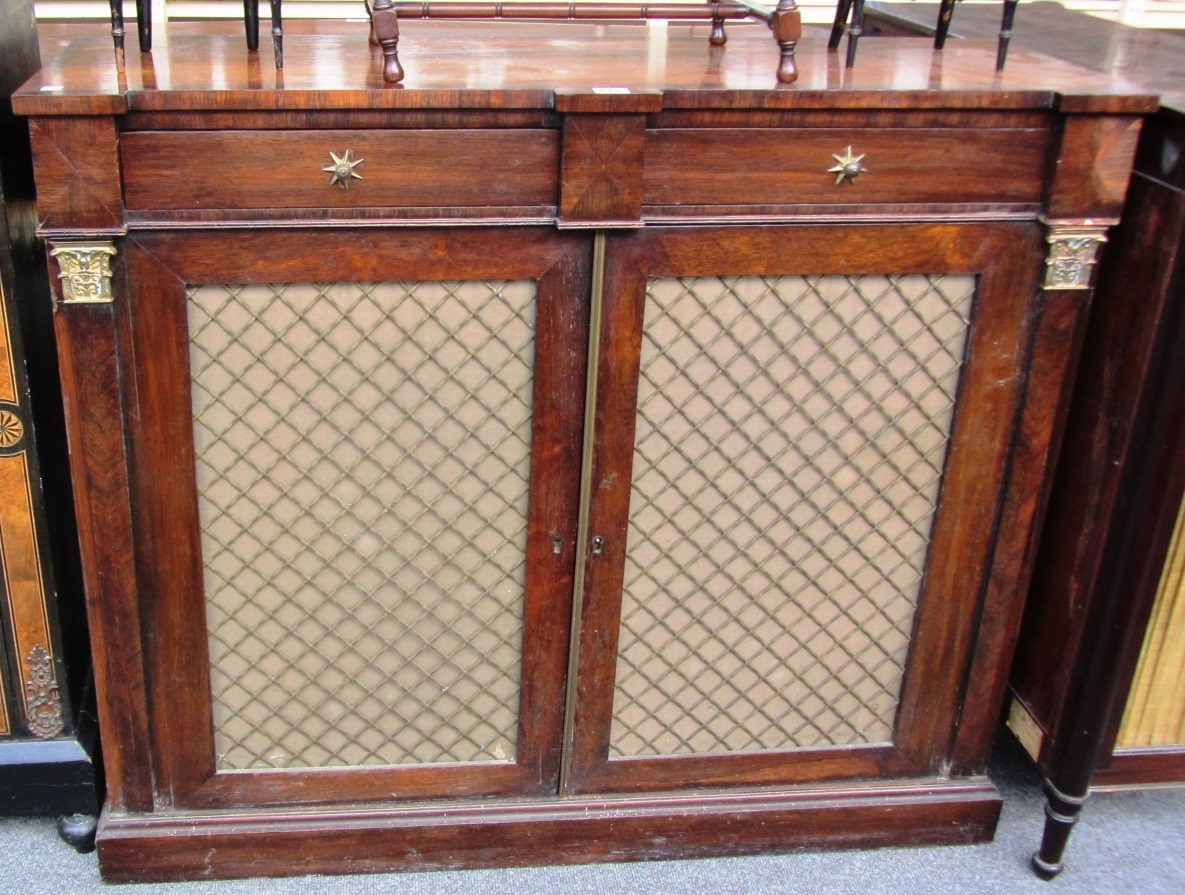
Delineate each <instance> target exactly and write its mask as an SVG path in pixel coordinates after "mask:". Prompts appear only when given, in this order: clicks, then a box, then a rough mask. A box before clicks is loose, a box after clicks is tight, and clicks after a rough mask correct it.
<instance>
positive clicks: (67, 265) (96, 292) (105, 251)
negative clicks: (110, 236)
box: [50, 240, 115, 305]
mask: <svg viewBox="0 0 1185 895" xmlns="http://www.w3.org/2000/svg"><path fill="white" fill-rule="evenodd" d="M50 245H51V246H52V247H53V248H52V250H51V251H50V255H52V256H53V257H54V258H56V259H57V262H58V267H59V268H61V273H60V274H58V277H59V278H60V279H61V281H62V304H64V305H80V304H110V303H111V302H112V301H114V300H115V296H114V293H113V292H112V291H111V258H112V256H114V255H115V244H114V243H112V242H109V241H106V240H103V241H92V242H51V243H50Z"/></svg>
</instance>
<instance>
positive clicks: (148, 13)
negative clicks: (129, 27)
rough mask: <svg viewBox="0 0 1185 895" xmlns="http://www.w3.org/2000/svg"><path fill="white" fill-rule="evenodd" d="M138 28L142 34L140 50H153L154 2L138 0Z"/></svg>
mask: <svg viewBox="0 0 1185 895" xmlns="http://www.w3.org/2000/svg"><path fill="white" fill-rule="evenodd" d="M136 30H137V32H138V33H139V36H140V52H141V53H148V52H151V51H152V2H151V0H136Z"/></svg>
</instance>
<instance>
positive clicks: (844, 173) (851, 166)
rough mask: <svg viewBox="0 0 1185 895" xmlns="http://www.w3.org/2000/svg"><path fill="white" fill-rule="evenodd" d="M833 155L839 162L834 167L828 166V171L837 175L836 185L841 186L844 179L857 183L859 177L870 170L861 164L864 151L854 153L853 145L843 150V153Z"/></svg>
mask: <svg viewBox="0 0 1185 895" xmlns="http://www.w3.org/2000/svg"><path fill="white" fill-rule="evenodd" d="M831 157H832V158H833V159H835V161H836V162H837V164H836V166H835V167H834V168H828V169H827V173H828V174H834V175H835V185H836V186H839V185H840V184H841V183H843V182H844V181H847V182H848V183H855V182H856V178H857V177H859V176H860V175H861V174H866V173H867V172H868V169H867V168H865V167H864V166H863V165H862V164H860V162H861V161H862V160H863V159H864V153H860V155H852V147H851V146H849V147H848V148H847V149H845V150H844V151H843V155H834V154H833V155H832V156H831Z"/></svg>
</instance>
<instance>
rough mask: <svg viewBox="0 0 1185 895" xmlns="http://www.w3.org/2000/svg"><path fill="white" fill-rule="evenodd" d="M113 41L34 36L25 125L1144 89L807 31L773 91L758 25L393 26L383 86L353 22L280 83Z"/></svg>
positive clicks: (962, 99) (1106, 105)
mask: <svg viewBox="0 0 1185 895" xmlns="http://www.w3.org/2000/svg"><path fill="white" fill-rule="evenodd" d="M128 30H129V32H130V33H129V35H128V38H127V45H128V52H127V66H126V74H123V75H121V74H120V73H119V72H118V71H117V69H116V65H115V54H114V51H113V48H112V42H111V35H110V32H109V31H108V29H107V28H106V27H104V26H96V25H68V26H64V25H58V26H44V25H43V26H42V27H41V55H42V70H41V71H40V72H39V73H37V74H36V75H34V76H33V78H32V79H31V80H30V81H29V82H28V83H26V84H25V85H24V86H23V87H22V88H21V89H20V90H19V91H18V92H17V94H16V95H15V97H14V100H13V108H14V110H15V111H16V112H18V113H20V114H25V115H118V114H123V113H125V112H129V111H172V110H268V109H277V110H280V109H283V110H299V109H309V110H329V109H401V108H402V109H410V108H421V109H425V108H441V109H443V108H453V109H457V108H474V109H480V108H488V109H495V108H500V109H508V108H520V109H530V108H543V109H549V108H562V107H563V104H564V99H563V97H565V96H586V97H595V100H594V102H595V103H596V105H595V106H589V105H588V104H587V102H586V103H585V104H584V105H583V106H582V107H583V108H585V109H590V110H595V111H618V110H620V111H658V110H659V109H662V108H668V109H674V108H682V109H691V108H695V109H704V108H715V109H811V108H825V109H844V108H847V109H890V108H892V109H944V108H957V109H1046V108H1048V109H1061V110H1064V111H1074V112H1100V113H1142V112H1148V111H1152V110H1154V109H1155V108H1156V101H1155V98H1154V97H1153V96H1151V95H1149V92H1148V91H1147V90H1146V89H1143V88H1140V87H1137V86H1134V85H1132V84H1130V83H1128V82H1125V81H1123V80H1117V79H1115V78H1111V77H1107V76H1104V75H1100V74H1097V73H1093V72H1089V71H1085V70H1083V69H1080V68H1077V67H1075V66H1073V65H1071V64H1069V63H1067V62H1064V61H1061V60H1058V59H1054V58H1051V57H1047V56H1042V55H1040V54H1037V53H1032V52H1027V51H1020V52H1017V51H1015V50H1014V51H1013V52H1012V54H1011V55H1010V56H1009V59H1008V65H1007V67H1006V69H1005V71H1004V72H1003V73H1002V74H997V73H996V72H995V71H994V59H995V44H994V42H992V41H960V42H959V46H957V47H954V46H951V45H949V44H948V46H947V49H946V50H944V51H942V52H935V51H934V50H933V49H932V46H931V42H930V40H929V39H927V38H918V39H912V38H901V39H892V40H886V39H866V40H863V41H861V43H860V49H859V56H858V58H857V60H856V65H855V67H854V68H853V69H851V70H845V69H844V67H843V62H842V55H841V54H839V53H835V52H830V53H829V52H828V51H827V46H826V43H827V38H826V34H827V32H826V31H824V30H823V29H818V28H807V29H805V33H804V35H803V39H802V40H801V41H800V42H799V45H798V51H797V57H798V67H799V72H800V74H799V79H798V81H797V83H795V84H790V85H784V86H779V85H778V84H777V82H776V78H775V69H776V66H777V60H778V48H777V44H776V43H775V42H774V40H773V38H772V36H771V34H770V32H769V29H768V28H767V27H766V26H765V25H763V24H748V23H733V24H730V25H729V27H728V35H729V39H728V44H727V46H725V47H724V48H722V49H712V48H711V47H709V45H708V26H707V24H703V25H696V26H687V25H677V24H670V25H663V26H654V25H632V24H621V25H608V26H605V25H600V26H598V25H578V24H569V23H556V24H550V25H540V24H526V23H518V22H497V23H479V22H474V23H460V22H420V21H407V22H401V23H400V30H401V37H400V42H399V55H400V60H401V61H402V63H403V66H404V68H405V69H406V70H407V76H406V78H405V80H404V82H403V83H402V84H400V85H399V86H396V87H389V86H384V84H383V80H382V71H381V59H382V56H381V54H380V53H379V51H378V49H377V48H372V47H371V46H370V45H369V43H368V41H367V26H366V24H365V23H363V22H292V23H290V24H286V25H285V34H284V64H285V65H284V70H283V72H282V73H279V72H277V71H276V70H275V68H274V67H273V64H272V52H271V47H270V46H269V43H270V38H269V37H267V36H266V35H265V36H263V37H261V40H260V50H259V52H258V53H248V52H247V49H246V44H245V41H244V38H243V33H242V25H241V23H236V22H216V23H199V22H186V23H178V24H170V25H168V26H167V27H159V26H158V27H157V28H156V29H155V30H156V34H155V35H154V47H153V51H152V53H151V54H140V53H139V52H137V51H136V49H135V41H136V39H135V35H134V29H132V28H129V29H128Z"/></svg>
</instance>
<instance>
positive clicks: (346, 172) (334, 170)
mask: <svg viewBox="0 0 1185 895" xmlns="http://www.w3.org/2000/svg"><path fill="white" fill-rule="evenodd" d="M329 157H330V158H331V159H333V162H332V164H328V165H326V166H325V167H324V168H322V169H321V170H322V171H324V172H326V173H327V174H328V175H329V185H330V186H333V185H334V184H335V183H336V184H337V185H338V186H340V187H341V188H342V189H343V190H348V189H349V188H350V181H351V180H361V179H362V175H361V174H359V173H358V172H357V171H355V170H354V169H355V168H357V167H358V166H359V165H361V164H362V162H363V161H365V159H360V158H359V159H351V158H350V150H348V149H347V150H346V151H345V153H343V154H342V155H341V156H338V154H337V153H336V152H330V153H329Z"/></svg>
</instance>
